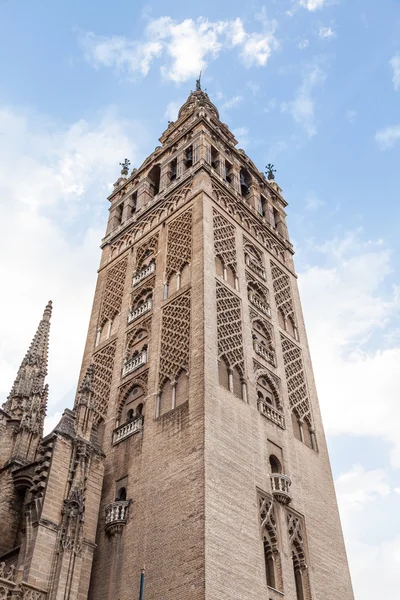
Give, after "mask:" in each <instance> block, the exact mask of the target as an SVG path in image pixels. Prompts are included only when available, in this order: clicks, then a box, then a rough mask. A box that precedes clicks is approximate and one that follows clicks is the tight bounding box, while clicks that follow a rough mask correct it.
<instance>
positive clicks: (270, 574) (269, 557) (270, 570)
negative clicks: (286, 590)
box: [264, 538, 276, 588]
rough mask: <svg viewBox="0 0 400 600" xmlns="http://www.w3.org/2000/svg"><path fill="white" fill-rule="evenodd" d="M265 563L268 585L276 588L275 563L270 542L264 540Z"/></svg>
mask: <svg viewBox="0 0 400 600" xmlns="http://www.w3.org/2000/svg"><path fill="white" fill-rule="evenodd" d="M264 561H265V575H266V578H267V585H268V586H269V587H272V588H275V587H276V581H275V561H274V556H273V552H272V548H271V546H270V543H269V541H268V540H267V539H266V538H264Z"/></svg>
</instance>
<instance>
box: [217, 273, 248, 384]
mask: <svg viewBox="0 0 400 600" xmlns="http://www.w3.org/2000/svg"><path fill="white" fill-rule="evenodd" d="M216 284H217V289H216V295H217V331H218V359H219V360H220V359H223V360H225V362H226V364H227V365H228V367H230V368H231V369H234V368H235V367H237V368H238V370H239V372H240V374H241V375H242V376H244V355H243V337H242V311H241V304H240V300H239V298H238V297H237V296H236V295H235V294H234V293H233V292H231V291H230V290H228V288H227V287H226V286H225V285H223V284H222V283H220V282H219V281H217V282H216Z"/></svg>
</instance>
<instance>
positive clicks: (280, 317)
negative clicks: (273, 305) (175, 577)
mask: <svg viewBox="0 0 400 600" xmlns="http://www.w3.org/2000/svg"><path fill="white" fill-rule="evenodd" d="M278 323H279V327H281V328H282V329H283V330H284V331H286V320H285V317H284V315H283V312H282V311H281V309H280V308H278Z"/></svg>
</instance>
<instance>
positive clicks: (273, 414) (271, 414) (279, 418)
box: [258, 401, 285, 429]
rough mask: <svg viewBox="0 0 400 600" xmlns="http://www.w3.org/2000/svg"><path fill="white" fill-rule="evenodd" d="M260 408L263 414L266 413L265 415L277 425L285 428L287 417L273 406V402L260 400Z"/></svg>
mask: <svg viewBox="0 0 400 600" xmlns="http://www.w3.org/2000/svg"><path fill="white" fill-rule="evenodd" d="M258 410H259V411H260V413H261V414H262V415H264V417H266V418H267V419H269V420H270V421H272V422H273V423H275V425H278V426H279V427H281V428H282V429H285V419H284V417H283V414H282V413H281V412H279V410H277V409H276V408H275V407H274V406H272V404H268V403H267V402H261V401H259V403H258Z"/></svg>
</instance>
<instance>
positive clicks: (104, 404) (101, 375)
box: [93, 340, 117, 420]
mask: <svg viewBox="0 0 400 600" xmlns="http://www.w3.org/2000/svg"><path fill="white" fill-rule="evenodd" d="M116 347H117V342H116V340H114V341H113V342H111V344H108V345H107V346H105V347H104V348H103V349H102V350H100V351H99V352H96V354H94V356H93V364H94V376H93V389H94V395H93V403H94V409H95V411H96V414H97V420H100V419H105V418H106V416H107V409H108V400H109V396H110V389H111V379H112V375H113V369H114V358H115V350H116Z"/></svg>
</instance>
